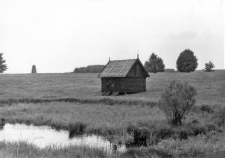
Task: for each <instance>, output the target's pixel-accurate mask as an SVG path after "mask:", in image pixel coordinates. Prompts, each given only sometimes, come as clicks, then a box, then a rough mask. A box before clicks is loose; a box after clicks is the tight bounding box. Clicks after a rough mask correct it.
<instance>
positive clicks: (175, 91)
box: [159, 81, 197, 125]
mask: <svg viewBox="0 0 225 158" xmlns="http://www.w3.org/2000/svg"><path fill="white" fill-rule="evenodd" d="M196 95H197V90H196V89H195V88H194V87H192V86H190V85H189V84H188V83H187V82H185V83H180V82H177V81H172V82H171V83H170V84H169V86H168V87H166V88H165V90H164V91H163V92H162V94H161V99H160V101H159V108H160V109H161V110H162V111H163V112H164V113H165V115H166V117H167V120H168V122H169V123H171V124H173V125H182V120H183V119H184V117H185V115H187V114H188V112H190V110H191V109H192V108H193V106H194V105H195V102H196V99H195V96H196Z"/></svg>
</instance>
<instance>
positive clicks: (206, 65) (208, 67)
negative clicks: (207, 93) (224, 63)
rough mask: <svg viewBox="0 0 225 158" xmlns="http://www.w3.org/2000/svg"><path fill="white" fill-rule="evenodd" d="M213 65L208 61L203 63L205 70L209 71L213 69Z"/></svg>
mask: <svg viewBox="0 0 225 158" xmlns="http://www.w3.org/2000/svg"><path fill="white" fill-rule="evenodd" d="M214 67H215V65H214V64H213V63H212V62H211V61H209V62H208V63H205V71H206V72H211V71H214V70H213V68H214Z"/></svg>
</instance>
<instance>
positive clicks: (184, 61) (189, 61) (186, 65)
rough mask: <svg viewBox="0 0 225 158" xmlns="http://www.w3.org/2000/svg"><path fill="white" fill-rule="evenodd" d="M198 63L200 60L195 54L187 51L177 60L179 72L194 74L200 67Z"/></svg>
mask: <svg viewBox="0 0 225 158" xmlns="http://www.w3.org/2000/svg"><path fill="white" fill-rule="evenodd" d="M197 61H198V59H197V58H196V56H194V52H193V51H191V50H189V49H185V50H184V51H183V52H181V53H180V55H179V57H178V59H177V70H178V71H179V72H193V71H195V69H196V68H197V66H198V63H197Z"/></svg>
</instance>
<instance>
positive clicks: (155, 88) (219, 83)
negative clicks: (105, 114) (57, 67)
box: [0, 70, 225, 104]
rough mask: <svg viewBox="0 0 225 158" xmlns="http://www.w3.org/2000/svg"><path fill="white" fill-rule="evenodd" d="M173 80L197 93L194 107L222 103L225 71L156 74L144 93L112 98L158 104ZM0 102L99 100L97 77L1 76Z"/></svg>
mask: <svg viewBox="0 0 225 158" xmlns="http://www.w3.org/2000/svg"><path fill="white" fill-rule="evenodd" d="M172 80H179V81H186V82H189V83H190V84H191V85H193V86H195V87H196V89H197V90H198V96H197V101H198V102H197V104H224V103H225V98H224V97H223V96H225V82H224V80H225V71H223V70H218V71H215V72H210V73H207V72H204V71H196V72H193V73H157V74H151V77H150V78H147V92H143V93H136V94H132V95H123V96H119V97H112V96H110V98H112V99H116V100H121V99H122V100H144V101H158V100H159V98H160V94H161V91H162V90H163V89H164V88H165V86H166V85H168V84H169V82H170V81H172ZM0 85H1V91H0V100H7V99H21V98H29V99H31V98H35V99H56V98H80V99H92V100H93V99H101V98H105V97H103V96H102V95H101V92H100V90H101V80H100V79H99V78H98V74H78V73H77V74H74V73H65V74H11V75H9V74H1V77H0Z"/></svg>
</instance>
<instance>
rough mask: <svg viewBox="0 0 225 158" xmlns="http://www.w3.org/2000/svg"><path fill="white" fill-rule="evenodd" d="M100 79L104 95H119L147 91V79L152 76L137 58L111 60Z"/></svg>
mask: <svg viewBox="0 0 225 158" xmlns="http://www.w3.org/2000/svg"><path fill="white" fill-rule="evenodd" d="M99 77H100V78H101V86H102V87H101V92H102V95H118V94H119V93H130V92H131V93H132V92H143V91H146V78H147V77H150V76H149V74H148V72H147V71H146V70H145V68H144V66H143V65H142V63H141V61H140V60H139V58H137V59H127V60H112V61H110V60H109V62H108V63H107V64H106V66H105V67H104V69H103V70H102V72H101V73H100V74H99Z"/></svg>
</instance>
